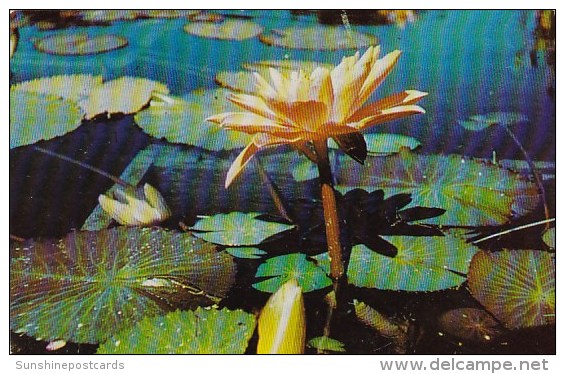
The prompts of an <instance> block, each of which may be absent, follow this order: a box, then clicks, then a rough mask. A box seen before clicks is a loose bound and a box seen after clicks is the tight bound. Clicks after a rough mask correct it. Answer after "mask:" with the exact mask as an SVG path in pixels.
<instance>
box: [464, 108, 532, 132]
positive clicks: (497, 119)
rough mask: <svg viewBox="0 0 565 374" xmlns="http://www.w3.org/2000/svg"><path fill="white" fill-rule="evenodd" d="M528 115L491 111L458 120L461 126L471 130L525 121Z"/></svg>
mask: <svg viewBox="0 0 565 374" xmlns="http://www.w3.org/2000/svg"><path fill="white" fill-rule="evenodd" d="M527 121H528V117H526V116H525V115H524V114H522V113H516V112H492V113H487V114H478V115H474V116H471V117H469V119H468V120H464V121H458V122H459V124H460V125H461V126H463V127H464V128H466V129H467V130H471V131H480V130H484V129H486V128H487V127H490V126H493V125H502V126H509V125H513V124H515V123H520V122H527Z"/></svg>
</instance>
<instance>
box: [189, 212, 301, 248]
mask: <svg viewBox="0 0 565 374" xmlns="http://www.w3.org/2000/svg"><path fill="white" fill-rule="evenodd" d="M260 215H261V214H260V213H242V212H231V213H228V214H216V215H213V216H210V217H206V218H203V219H201V220H199V221H197V222H196V224H195V225H194V226H192V227H191V230H195V231H194V232H193V233H192V234H193V235H194V236H197V237H199V238H201V239H204V240H206V241H208V242H211V243H216V244H221V245H226V246H253V245H256V244H259V243H261V242H263V241H264V240H266V239H267V238H269V237H271V236H273V235H276V234H279V233H281V232H284V231H287V230H291V229H293V228H294V226H292V225H287V224H284V223H278V222H268V221H263V220H260V219H257V217H259V216H260Z"/></svg>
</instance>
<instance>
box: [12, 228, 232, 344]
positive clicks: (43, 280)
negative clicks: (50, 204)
mask: <svg viewBox="0 0 565 374" xmlns="http://www.w3.org/2000/svg"><path fill="white" fill-rule="evenodd" d="M10 251H11V252H10V258H11V263H10V300H11V303H10V329H11V330H12V331H14V332H16V333H25V334H28V335H30V336H33V337H35V338H36V339H43V340H58V339H63V340H65V341H72V342H76V343H91V344H96V343H100V342H103V341H105V340H106V339H107V338H108V337H110V336H111V335H112V334H114V333H115V332H116V331H117V330H120V329H123V328H127V327H129V326H132V325H133V324H135V323H137V322H138V321H140V320H141V319H142V318H144V317H147V316H156V315H160V314H164V313H166V312H169V311H172V310H175V309H177V308H179V307H184V308H186V307H196V306H198V305H212V304H215V303H217V302H218V301H219V300H220V298H222V297H224V296H225V295H226V294H227V292H228V290H229V289H230V287H231V286H232V284H233V283H234V280H235V270H236V269H235V264H234V262H233V258H232V257H231V256H230V255H228V254H227V253H223V252H218V251H217V250H216V246H214V245H212V244H209V243H206V242H203V241H201V240H199V239H196V238H194V237H192V236H191V235H189V234H186V233H178V232H172V231H166V230H163V229H150V228H143V229H140V228H125V227H119V228H114V229H109V230H101V231H83V232H72V233H71V234H69V235H67V236H65V237H64V238H62V239H60V240H47V239H46V240H42V241H27V242H25V243H16V244H13V245H12V246H11V248H10Z"/></svg>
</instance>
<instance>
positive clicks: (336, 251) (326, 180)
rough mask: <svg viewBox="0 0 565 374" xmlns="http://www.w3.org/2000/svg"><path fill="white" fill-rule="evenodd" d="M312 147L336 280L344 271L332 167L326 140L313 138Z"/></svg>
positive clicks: (331, 271)
mask: <svg viewBox="0 0 565 374" xmlns="http://www.w3.org/2000/svg"><path fill="white" fill-rule="evenodd" d="M314 149H315V150H316V154H317V157H318V162H317V165H318V173H319V175H320V186H321V194H322V205H323V207H324V222H325V227H326V239H327V242H328V254H329V257H330V277H331V278H332V279H333V280H334V281H337V280H339V279H340V278H341V277H342V276H343V273H344V269H343V259H342V250H341V243H340V238H339V233H340V230H339V217H338V214H337V204H336V199H335V191H334V187H333V178H332V169H331V167H330V160H329V157H328V143H327V140H326V139H324V140H315V141H314Z"/></svg>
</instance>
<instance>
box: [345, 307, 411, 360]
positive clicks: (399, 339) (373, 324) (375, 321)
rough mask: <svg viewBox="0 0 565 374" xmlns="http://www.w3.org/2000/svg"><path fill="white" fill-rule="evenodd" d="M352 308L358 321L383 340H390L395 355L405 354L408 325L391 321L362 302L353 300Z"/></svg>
mask: <svg viewBox="0 0 565 374" xmlns="http://www.w3.org/2000/svg"><path fill="white" fill-rule="evenodd" d="M353 307H354V308H355V315H356V317H357V318H358V319H359V321H361V322H362V323H363V324H364V325H366V326H368V327H370V328H372V329H374V330H376V331H377V332H378V333H379V334H381V335H382V336H384V337H385V338H389V339H392V341H393V344H394V350H395V351H396V352H397V353H400V354H404V353H406V350H407V345H408V324H407V323H406V322H396V321H393V320H392V319H390V318H388V317H386V316H384V315H383V314H381V313H379V312H378V311H377V310H375V309H373V308H371V307H370V306H369V305H367V304H365V303H364V302H362V301H358V300H353Z"/></svg>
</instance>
